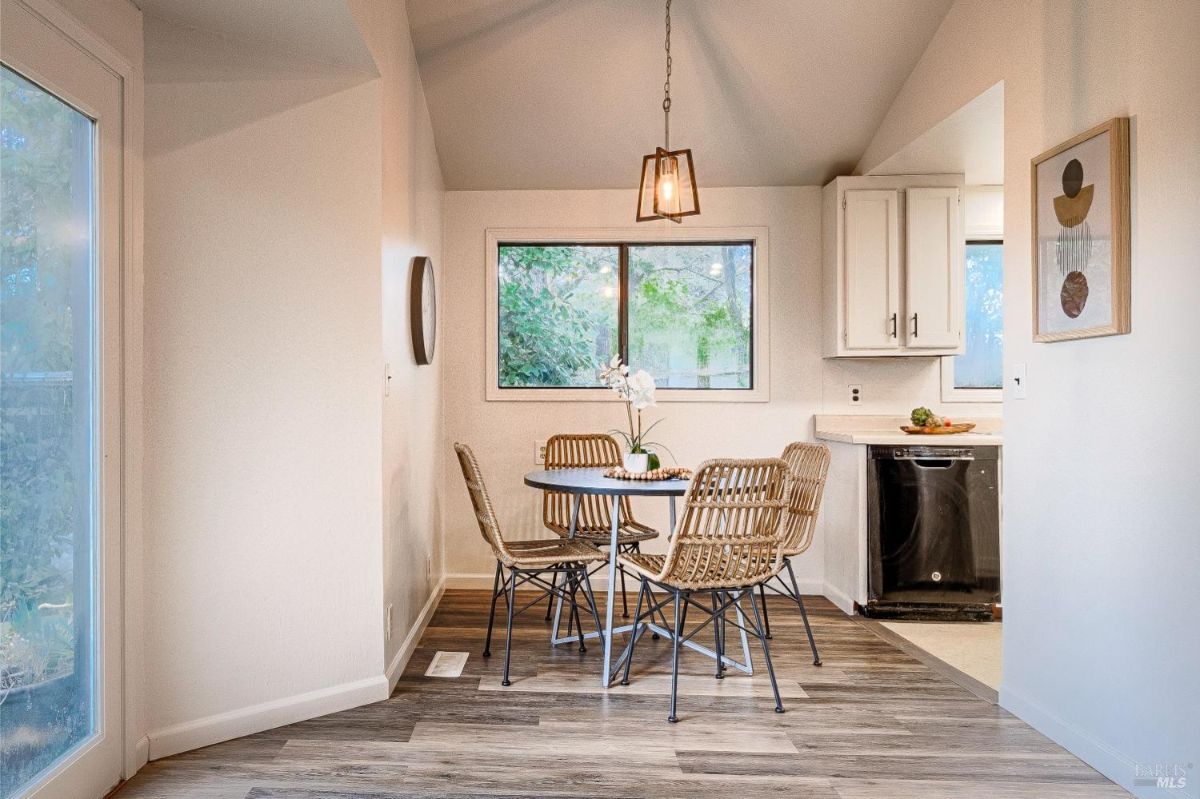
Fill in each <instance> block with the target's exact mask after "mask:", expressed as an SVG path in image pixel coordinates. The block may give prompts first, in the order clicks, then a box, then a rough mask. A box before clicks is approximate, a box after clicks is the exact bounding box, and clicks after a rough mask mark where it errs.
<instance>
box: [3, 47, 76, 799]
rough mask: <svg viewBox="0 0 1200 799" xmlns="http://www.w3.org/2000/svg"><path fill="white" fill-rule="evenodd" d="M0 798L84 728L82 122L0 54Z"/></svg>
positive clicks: (33, 776) (57, 756) (53, 760)
mask: <svg viewBox="0 0 1200 799" xmlns="http://www.w3.org/2000/svg"><path fill="white" fill-rule="evenodd" d="M0 114H2V118H3V124H2V125H0V187H2V192H0V194H2V199H0V272H2V275H3V282H0V320H2V321H0V450H2V451H3V458H0V494H3V496H4V503H3V514H2V515H3V533H0V664H3V666H2V667H0V704H3V708H0V752H2V753H3V768H0V797H10V796H14V795H16V794H19V793H22V792H23V791H25V790H26V789H27V788H28V787H29V786H30V785H32V784H34V783H36V782H38V781H39V780H40V779H41V775H43V774H44V772H45V771H46V770H47V769H49V768H51V767H52V766H54V765H56V764H58V763H60V762H61V761H62V760H63V759H64V758H65V757H66V756H67V753H68V752H70V751H71V750H72V749H73V748H74V747H76V746H78V745H79V744H80V742H82V741H84V740H86V739H88V738H90V737H91V736H92V735H94V734H95V732H96V697H95V695H94V694H93V687H94V685H95V681H96V673H95V671H94V669H95V663H94V660H95V653H96V648H95V644H96V638H95V636H96V624H97V622H98V619H97V618H96V615H95V610H96V609H95V606H94V604H93V601H92V596H93V589H94V585H95V580H96V573H95V571H94V569H95V566H94V564H95V558H96V550H97V546H98V540H97V537H96V536H97V534H98V530H97V528H96V526H95V524H94V523H93V515H94V512H95V509H94V506H93V503H92V497H93V490H94V485H95V480H96V473H95V470H94V465H95V461H94V446H95V440H96V438H95V432H96V431H95V422H94V419H93V416H92V411H91V409H92V407H93V405H94V401H95V393H94V392H95V387H94V385H93V372H94V370H95V369H96V365H97V364H96V362H95V360H94V354H93V350H92V346H91V344H92V338H91V337H92V336H93V335H94V332H93V331H94V329H95V317H94V315H93V314H94V309H93V307H92V292H93V281H94V279H95V275H94V270H93V266H94V258H95V256H96V252H95V250H94V238H93V236H92V235H90V234H91V232H92V231H93V214H92V196H93V192H94V191H95V183H94V177H93V173H94V163H93V156H92V153H93V147H94V124H93V122H92V120H90V119H88V118H87V117H85V116H84V115H83V114H81V113H80V112H79V111H76V110H75V109H74V108H72V107H71V106H69V105H67V104H66V103H65V102H64V101H62V100H60V99H59V98H58V97H56V96H55V95H53V94H50V93H49V92H48V91H46V90H44V89H42V88H41V87H39V86H37V85H36V84H34V83H31V82H29V81H28V80H26V79H25V78H23V77H22V76H21V75H19V74H17V73H16V72H13V71H11V70H10V69H9V68H8V67H0Z"/></svg>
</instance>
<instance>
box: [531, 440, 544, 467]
mask: <svg viewBox="0 0 1200 799" xmlns="http://www.w3.org/2000/svg"><path fill="white" fill-rule="evenodd" d="M533 462H534V464H535V465H537V466H545V465H546V442H545V440H542V441H536V442H534V444H533Z"/></svg>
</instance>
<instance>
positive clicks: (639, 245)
mask: <svg viewBox="0 0 1200 799" xmlns="http://www.w3.org/2000/svg"><path fill="white" fill-rule="evenodd" d="M497 233H499V232H497ZM756 244H757V239H741V238H739V239H735V240H729V241H709V240H705V241H638V242H629V241H625V240H619V241H581V242H576V241H571V242H567V241H545V240H543V241H536V240H523V241H522V240H503V239H500V238H498V236H497V235H494V234H491V233H489V246H490V247H493V248H494V249H493V255H494V258H495V262H494V264H495V265H494V269H495V271H494V286H493V292H492V299H491V304H492V306H493V307H492V309H491V310H492V311H493V312H494V314H495V317H494V325H490V327H491V330H490V331H489V334H491V335H494V345H493V344H492V343H491V342H489V357H490V358H494V359H495V360H494V365H495V374H494V377H492V376H489V377H490V378H491V379H490V381H489V382H490V385H489V389H488V396H489V399H548V398H552V397H553V395H551V394H548V393H547V390H552V389H559V390H564V389H570V390H576V392H577V393H575V394H573V395H571V396H574V397H579V398H585V399H586V398H592V399H602V398H603V397H604V396H605V395H604V388H603V387H602V386H601V385H600V383H599V382H598V380H597V374H598V370H599V368H600V367H601V366H602V365H604V364H606V363H607V362H608V361H609V359H611V358H612V356H613V355H615V354H618V353H619V354H620V355H621V356H622V360H624V361H625V362H626V363H628V364H629V365H630V367H631V368H633V369H645V370H646V371H648V372H650V373H651V374H652V375H654V378H655V381H656V383H657V384H658V387H659V388H660V389H662V390H663V392H664V393H662V394H660V397H662V398H667V399H699V398H700V395H703V396H704V397H707V398H708V399H721V398H722V397H720V396H718V395H724V394H734V395H736V398H737V399H741V400H757V399H762V398H763V397H760V396H759V395H758V394H759V392H757V391H756V389H759V388H760V385H759V383H760V379H761V375H760V374H759V373H760V372H761V370H760V369H759V368H758V366H759V362H760V360H765V356H764V355H763V351H762V350H760V349H758V344H759V342H758V341H757V340H756V339H757V333H756V330H755V317H756V314H757V313H758V312H759V303H758V302H757V297H756V286H755V280H756V279H757V278H758V275H757V271H758V265H757V264H756V262H755V255H756V249H757V248H756ZM756 350H757V352H756ZM580 390H583V391H586V392H587V393H586V394H584V393H578V392H579V391H580ZM533 392H538V393H536V394H535V393H533ZM689 394H691V395H694V396H686V395H689ZM589 395H592V396H590V397H589ZM596 395H598V396H596ZM554 398H558V397H554ZM561 398H567V395H565V394H564V395H562V397H561Z"/></svg>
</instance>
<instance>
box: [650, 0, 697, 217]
mask: <svg viewBox="0 0 1200 799" xmlns="http://www.w3.org/2000/svg"><path fill="white" fill-rule="evenodd" d="M666 50H667V81H666V83H665V84H663V103H662V108H663V146H662V147H657V148H655V150H654V152H653V153H652V154H650V155H647V156H645V157H644V158H642V184H641V187H640V188H639V190H638V208H637V221H638V222H649V221H651V220H654V219H670V220H671V221H672V222H680V223H682V222H683V217H685V216H695V215H696V214H699V213H700V193H699V191H698V190H697V188H696V170H695V168H694V167H693V166H692V151H691V150H672V149H671V0H667V40H666Z"/></svg>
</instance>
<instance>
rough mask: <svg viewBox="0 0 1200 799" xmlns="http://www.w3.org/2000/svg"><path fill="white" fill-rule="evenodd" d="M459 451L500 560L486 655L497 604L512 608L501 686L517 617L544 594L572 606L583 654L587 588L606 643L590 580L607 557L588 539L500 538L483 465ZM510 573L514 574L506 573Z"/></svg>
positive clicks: (478, 514)
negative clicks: (531, 594)
mask: <svg viewBox="0 0 1200 799" xmlns="http://www.w3.org/2000/svg"><path fill="white" fill-rule="evenodd" d="M454 451H455V452H456V453H457V454H458V463H459V466H461V467H462V473H463V479H464V480H465V481H466V484H467V493H468V494H470V497H471V505H472V507H473V508H474V510H475V520H476V521H477V522H478V523H479V532H480V534H481V535H482V536H483V540H484V541H485V542H487V544H488V546H489V547H491V549H492V554H493V555H495V556H496V577H495V579H494V580H493V581H492V607H491V610H490V611H489V613H488V628H487V638H485V639H484V643H483V656H484V657H490V656H491V654H492V652H491V649H492V626H493V622H494V621H495V618H496V600H497V599H498V598H499V597H500V596H502V595H503V596H504V599H505V603H506V604H507V605H508V631H507V633H506V636H505V642H504V678H503V680H501V683H500V684H501V685H511V684H512V683H510V682H509V679H508V667H509V663H510V661H511V659H512V625H513V616H515V615H517V614H519V613H521V612H522V611H524V610H526V609H528V608H529V607H531V606H533V605H535V604H537V603H538V602H541V601H542V598H543V597H544V596H547V595H549V596H550V597H551V601H553V597H555V596H558V597H562V599H563V601H564V602H565V603H567V604H568V607H569V608H570V613H571V615H572V618H573V619H574V622H575V626H576V627H577V628H578V629H579V651H580V652H584V651H586V647H585V646H584V635H583V626H582V624H581V623H580V621H579V606H578V603H577V601H576V598H577V596H578V593H579V590H580V589H582V590H583V594H584V598H585V599H586V600H587V607H588V609H589V610H591V613H592V619H593V620H594V621H595V622H596V631H597V633H599V635H600V640H601V643H603V640H604V638H603V636H604V628H603V625H602V624H601V622H600V613H599V611H598V610H597V609H596V599H595V596H594V595H593V594H592V584H591V581H590V580H589V579H588V567H589V566H590V565H591V564H593V563H597V562H603V561H606V560H607V558H606V557H605V556H604V553H603V552H601V551H600V550H598V549H596V547H594V546H592V545H591V544H589V543H588V542H587V541H578V540H575V541H570V540H565V539H560V538H554V539H541V540H525V541H506V540H505V539H504V537H503V536H502V535H501V534H500V524H499V522H497V520H496V512H495V509H494V508H493V507H492V500H491V498H490V497H489V496H488V491H487V486H485V485H484V482H483V475H482V474H481V473H480V470H479V461H477V460H476V459H475V454H474V453H473V452H471V448H470V447H468V446H467V445H466V444H455V445H454ZM505 569H507V570H508V573H507V574H505ZM547 573H549V574H553V575H554V582H553V583H551V582H547V581H546V578H545V575H546V574H547ZM559 575H562V585H561V586H559V585H558V577H559ZM526 584H532V585H534V586H536V587H538V588H541V589H542V593H540V594H539V595H538V597H537V598H536V599H534V600H533V601H532V602H530V603H528V604H526V605H525V606H524V607H522V608H519V609H518V608H516V601H517V595H516V591H517V586H519V585H526Z"/></svg>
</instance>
